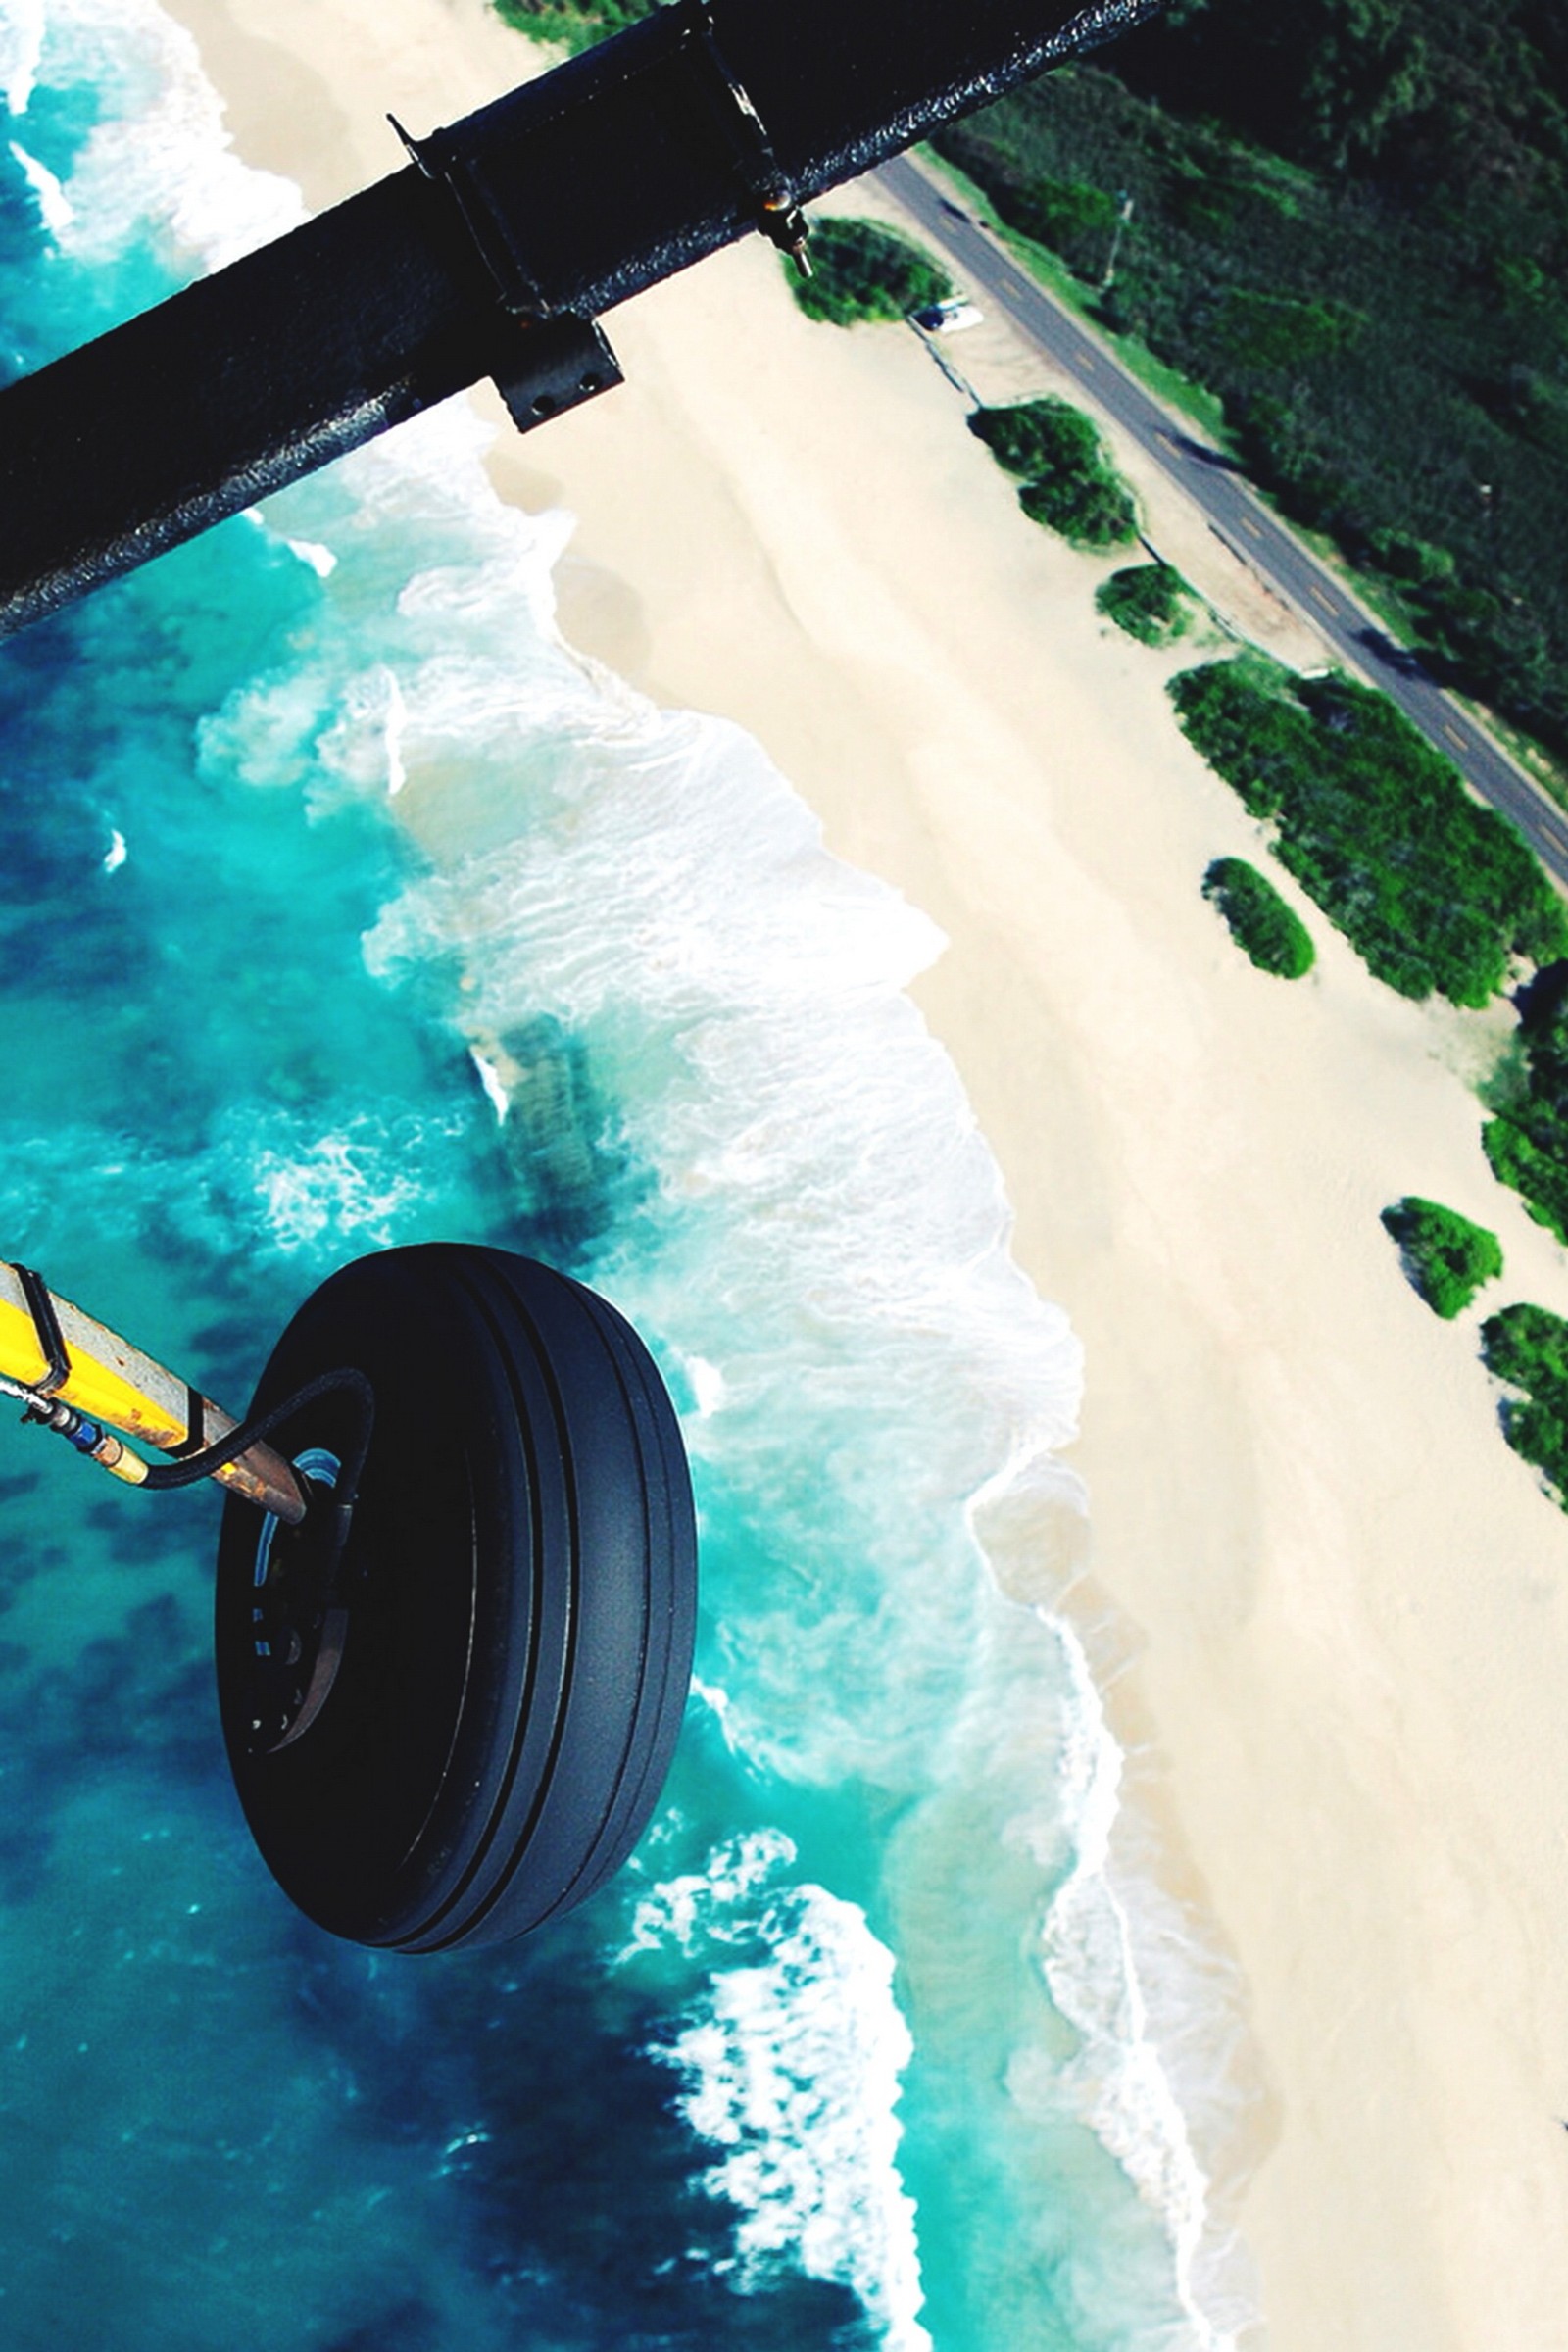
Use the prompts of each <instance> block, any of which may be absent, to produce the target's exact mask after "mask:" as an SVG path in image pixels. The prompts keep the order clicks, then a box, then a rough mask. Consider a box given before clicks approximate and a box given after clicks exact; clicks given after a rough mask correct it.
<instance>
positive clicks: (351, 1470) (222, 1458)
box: [140, 1364, 375, 1522]
mask: <svg viewBox="0 0 1568 2352" xmlns="http://www.w3.org/2000/svg"><path fill="white" fill-rule="evenodd" d="M334 1389H352V1390H354V1391H355V1392H356V1393H357V1395H358V1397H359V1399H360V1407H361V1410H360V1427H359V1433H358V1436H357V1437H356V1440H355V1444H354V1450H353V1451H352V1453H350V1454H349V1455H348V1457H347V1459H346V1460H345V1461H344V1464H343V1471H342V1476H341V1478H340V1480H339V1482H338V1485H337V1486H336V1487H335V1488H334V1489H333V1490H332V1498H333V1504H334V1507H335V1508H336V1509H337V1510H338V1511H339V1512H340V1513H341V1514H342V1515H343V1517H344V1519H345V1522H346V1520H347V1515H348V1513H349V1512H350V1511H352V1509H353V1508H354V1501H355V1496H356V1495H358V1493H359V1485H360V1479H361V1476H362V1474H363V1472H364V1469H365V1457H366V1455H367V1454H368V1451H369V1449H370V1437H371V1433H372V1431H373V1430H374V1427H375V1391H374V1390H373V1389H372V1388H371V1386H370V1384H369V1382H368V1380H367V1379H366V1377H365V1374H364V1373H363V1372H357V1371H356V1370H355V1369H354V1367H353V1366H352V1365H351V1364H344V1365H340V1366H339V1367H338V1369H337V1370H336V1371H333V1372H322V1373H319V1375H318V1377H317V1378H316V1379H315V1380H311V1381H307V1382H306V1384H305V1386H304V1388H303V1389H296V1390H295V1392H294V1394H293V1396H292V1397H286V1398H285V1399H284V1401H283V1402H282V1403H281V1404H274V1405H273V1406H272V1408H271V1410H270V1412H266V1413H260V1414H258V1415H257V1416H256V1418H255V1419H254V1420H251V1421H242V1422H241V1423H240V1425H239V1427H238V1428H237V1429H231V1430H230V1431H229V1433H228V1435H227V1437H226V1438H220V1439H219V1440H218V1441H217V1443H216V1444H215V1445H212V1446H203V1448H202V1450H201V1452H200V1453H190V1454H187V1455H186V1456H185V1458H184V1459H183V1461H178V1462H155V1463H154V1464H153V1465H152V1467H151V1468H150V1469H149V1470H148V1473H147V1475H146V1477H145V1478H144V1479H143V1480H142V1481H141V1482H140V1483H141V1485H142V1486H143V1487H157V1488H163V1489H167V1488H169V1487H193V1486H194V1485H195V1484H196V1482H197V1480H198V1479H202V1478H211V1477H212V1475H213V1473H214V1471H215V1470H222V1469H225V1468H226V1467H227V1465H228V1464H229V1463H230V1462H234V1461H237V1460H238V1459H239V1457H240V1455H241V1454H242V1453H245V1452H248V1451H249V1449H250V1447H251V1446H256V1445H259V1444H260V1443H261V1441H262V1439H263V1438H267V1437H270V1435H271V1433H272V1431H273V1430H274V1429H277V1428H279V1427H280V1426H281V1425H282V1423H283V1422H285V1421H287V1420H290V1419H291V1418H292V1417H293V1415H294V1414H295V1413H297V1412H300V1411H301V1410H303V1408H304V1407H305V1406H306V1405H308V1404H310V1403H313V1402H314V1400H315V1399H316V1398H317V1397H324V1396H326V1395H328V1394H329V1393H330V1392H331V1391H332V1390H334ZM257 1507H258V1509H259V1508H260V1507H261V1506H260V1505H259V1504H258V1506H257Z"/></svg>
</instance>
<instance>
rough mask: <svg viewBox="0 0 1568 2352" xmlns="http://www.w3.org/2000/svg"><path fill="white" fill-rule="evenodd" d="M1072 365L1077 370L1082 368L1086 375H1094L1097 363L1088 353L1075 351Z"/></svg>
mask: <svg viewBox="0 0 1568 2352" xmlns="http://www.w3.org/2000/svg"><path fill="white" fill-rule="evenodd" d="M1072 364H1073V366H1074V367H1075V368H1082V369H1083V371H1084V373H1085V375H1093V373H1094V371H1095V363H1094V361H1093V360H1092V359H1091V358H1090V357H1089V354H1088V352H1087V351H1075V352H1074V353H1073V355H1072Z"/></svg>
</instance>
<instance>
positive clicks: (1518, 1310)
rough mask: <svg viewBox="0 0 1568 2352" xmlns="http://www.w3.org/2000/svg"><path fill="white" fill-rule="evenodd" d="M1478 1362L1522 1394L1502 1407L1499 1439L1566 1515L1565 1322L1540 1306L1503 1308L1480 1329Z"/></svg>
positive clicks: (1567, 1327)
mask: <svg viewBox="0 0 1568 2352" xmlns="http://www.w3.org/2000/svg"><path fill="white" fill-rule="evenodd" d="M1481 1357H1482V1361H1483V1362H1484V1363H1485V1365H1486V1367H1487V1370H1488V1371H1489V1372H1490V1373H1492V1374H1493V1375H1494V1377H1495V1379H1497V1380H1502V1381H1506V1382H1507V1384H1508V1386H1509V1387H1510V1388H1514V1389H1522V1390H1523V1391H1524V1392H1525V1394H1524V1397H1522V1398H1521V1397H1509V1398H1508V1399H1507V1400H1506V1401H1505V1402H1504V1404H1503V1406H1502V1412H1501V1420H1502V1434H1503V1436H1504V1437H1505V1438H1506V1439H1507V1441H1508V1443H1509V1445H1510V1446H1512V1447H1513V1449H1514V1451H1515V1453H1518V1454H1522V1455H1523V1457H1524V1459H1525V1460H1526V1461H1527V1462H1530V1463H1533V1464H1534V1466H1535V1467H1536V1469H1538V1470H1542V1471H1544V1473H1545V1475H1546V1478H1547V1480H1548V1481H1549V1483H1550V1485H1551V1487H1552V1488H1553V1490H1554V1491H1555V1499H1556V1501H1557V1502H1558V1503H1559V1504H1561V1505H1562V1507H1563V1508H1564V1509H1565V1510H1568V1323H1565V1322H1564V1321H1563V1319H1562V1317H1561V1315H1552V1314H1548V1313H1547V1311H1546V1309H1545V1308H1544V1306H1531V1305H1529V1304H1528V1303H1525V1302H1521V1303H1520V1304H1519V1305H1518V1306H1505V1307H1504V1308H1503V1309H1502V1311H1501V1313H1500V1314H1495V1315H1490V1316H1489V1317H1488V1318H1487V1320H1486V1322H1485V1323H1484V1324H1483V1325H1482V1326H1481Z"/></svg>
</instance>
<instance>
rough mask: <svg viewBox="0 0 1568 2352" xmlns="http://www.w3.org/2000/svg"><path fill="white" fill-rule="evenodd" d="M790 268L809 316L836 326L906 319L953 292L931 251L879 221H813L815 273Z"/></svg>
mask: <svg viewBox="0 0 1568 2352" xmlns="http://www.w3.org/2000/svg"><path fill="white" fill-rule="evenodd" d="M785 268H786V270H787V271H788V275H789V281H790V286H791V288H792V290H793V292H794V295H795V299H796V301H797V302H798V303H799V304H800V306H801V308H802V310H803V311H804V312H805V313H806V316H807V317H808V319H825V320H827V321H828V322H830V323H831V324H832V325H834V326H854V325H856V324H857V323H858V320H860V319H905V318H907V316H908V314H909V313H910V311H919V310H923V309H924V308H925V307H926V305H927V304H928V303H933V302H944V301H946V299H947V297H948V296H949V295H950V294H951V293H952V292H953V280H952V279H951V278H950V277H949V276H948V274H947V272H946V271H945V270H940V269H939V268H938V267H937V265H936V263H935V262H934V261H932V259H931V257H930V255H929V254H926V253H922V252H921V250H920V248H919V246H918V245H912V244H911V243H910V242H909V240H908V238H907V237H901V236H900V235H899V234H898V233H897V231H896V230H894V229H891V228H883V227H882V226H880V224H879V223H878V222H877V221H847V220H838V219H831V218H829V219H817V220H813V221H812V222H811V274H810V276H809V277H802V276H801V274H800V272H799V270H797V269H796V268H795V265H794V264H793V262H789V263H786V264H785Z"/></svg>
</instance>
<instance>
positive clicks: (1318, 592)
mask: <svg viewBox="0 0 1568 2352" xmlns="http://www.w3.org/2000/svg"><path fill="white" fill-rule="evenodd" d="M1309 586H1310V590H1311V593H1312V595H1313V596H1315V597H1316V598H1317V601H1318V603H1319V604H1320V605H1321V606H1322V608H1323V610H1324V612H1325V613H1333V615H1334V617H1335V619H1336V620H1338V618H1339V616H1340V608H1339V606H1338V605H1337V604H1336V603H1335V602H1334V599H1333V597H1332V596H1325V595H1324V593H1323V591H1322V589H1321V588H1320V587H1319V586H1318V584H1317V582H1316V580H1313V581H1311V582H1310V583H1309Z"/></svg>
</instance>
